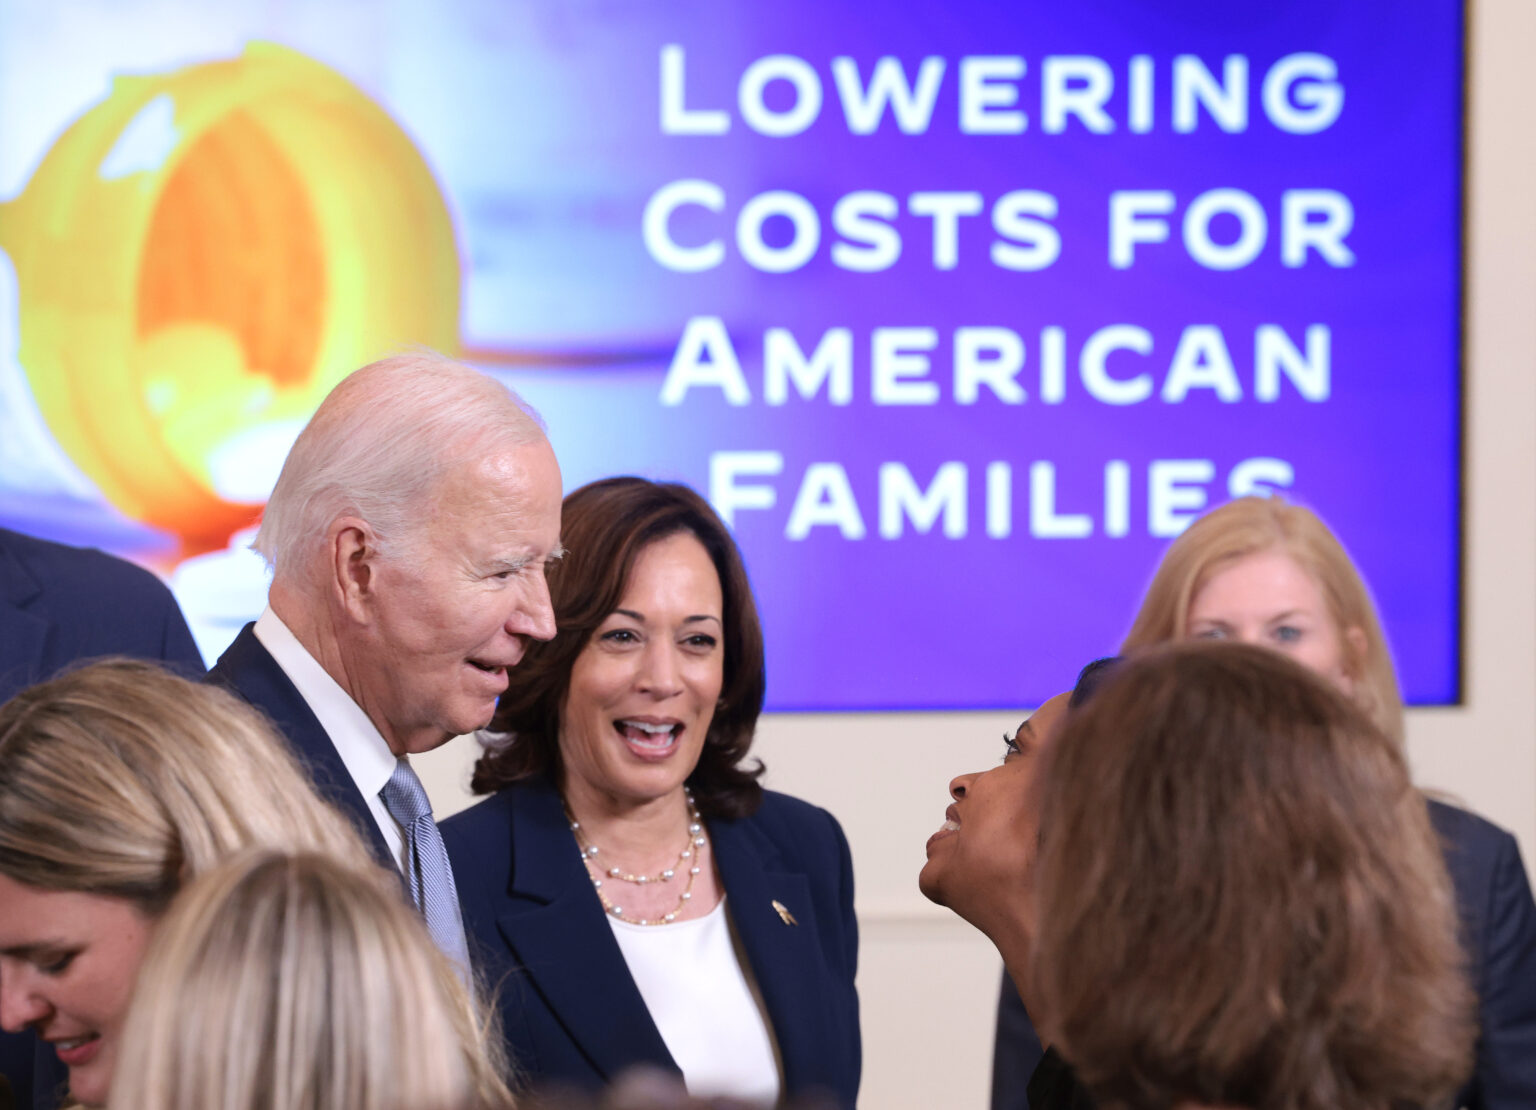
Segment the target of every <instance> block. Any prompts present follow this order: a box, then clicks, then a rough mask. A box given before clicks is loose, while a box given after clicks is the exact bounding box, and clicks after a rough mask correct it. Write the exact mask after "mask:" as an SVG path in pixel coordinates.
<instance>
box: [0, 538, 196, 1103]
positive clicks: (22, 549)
mask: <svg viewBox="0 0 1536 1110" xmlns="http://www.w3.org/2000/svg"><path fill="white" fill-rule="evenodd" d="M102 655H131V656H134V657H135V658H138V659H153V660H159V661H161V662H164V663H167V664H169V665H170V666H171V668H172V669H173V670H176V671H177V672H179V673H181V674H184V675H186V676H187V677H189V678H193V677H196V676H198V675H200V674H202V673H203V657H202V655H200V654H199V653H198V650H197V644H196V643H194V642H193V640H192V633H191V632H189V631H188V630H187V622H186V619H185V618H184V617H183V616H182V615H181V609H180V608H179V607H178V606H177V604H176V599H175V598H174V597H172V596H171V591H170V590H168V589H166V586H165V583H163V582H161V581H160V579H158V578H156V577H155V576H154V575H153V574H151V573H150V572H149V571H147V570H145V569H144V568H142V567H138V566H135V565H134V564H132V563H129V562H126V561H124V560H122V559H119V558H117V557H115V556H112V555H107V554H105V553H103V552H100V551H96V550H93V549H91V548H84V547H68V546H66V545H64V544H61V543H52V542H50V541H48V540H40V539H37V538H35V537H33V536H27V535H23V534H22V533H20V532H12V531H10V530H9V529H6V528H0V702H3V701H6V700H8V699H9V698H10V697H11V696H12V695H14V694H17V693H19V692H20V691H22V690H24V689H26V688H27V687H28V686H31V685H33V684H34V683H38V682H41V681H43V680H44V679H47V678H52V677H53V676H54V675H56V674H58V673H59V672H60V671H62V670H63V669H64V668H66V667H68V666H70V665H71V664H73V663H77V662H79V661H81V660H84V659H94V658H96V657H98V656H102ZM34 1073H35V1074H34ZM0 1075H3V1076H5V1077H6V1078H8V1079H9V1080H10V1083H11V1094H12V1097H13V1098H14V1099H15V1102H16V1105H17V1106H23V1107H31V1106H38V1107H49V1108H50V1110H51V1108H52V1107H54V1106H57V1105H58V1098H57V1097H56V1093H55V1092H56V1090H57V1088H58V1086H59V1084H61V1083H62V1082H63V1080H64V1076H65V1068H64V1065H63V1064H61V1063H59V1060H58V1057H57V1056H56V1055H54V1052H53V1050H52V1049H50V1048H46V1047H44V1046H42V1045H41V1044H37V1043H36V1038H34V1037H33V1036H32V1034H30V1033H16V1034H12V1033H0Z"/></svg>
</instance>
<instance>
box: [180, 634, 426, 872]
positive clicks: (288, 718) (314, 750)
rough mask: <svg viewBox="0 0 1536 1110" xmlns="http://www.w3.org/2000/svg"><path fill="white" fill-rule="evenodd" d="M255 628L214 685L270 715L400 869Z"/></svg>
mask: <svg viewBox="0 0 1536 1110" xmlns="http://www.w3.org/2000/svg"><path fill="white" fill-rule="evenodd" d="M255 628H256V626H255V625H254V624H248V625H246V626H245V627H244V628H243V629H241V630H240V635H239V636H236V637H235V642H234V643H232V644H230V645H229V648H228V650H226V651H225V652H224V654H223V655H221V656H219V661H218V663H217V664H215V665H214V668H213V670H211V671H209V672H208V680H209V681H211V682H216V683H218V684H219V685H221V686H223V687H225V688H226V689H228V690H231V691H233V692H234V693H236V694H238V695H239V696H240V697H242V698H244V699H245V700H246V701H248V702H250V703H251V704H252V705H254V706H255V707H256V708H257V709H259V710H261V711H262V712H263V713H265V714H266V715H267V718H268V719H269V720H270V721H271V722H272V724H274V725H275V726H277V731H278V732H279V733H281V734H282V735H283V736H284V737H285V738H286V739H287V741H288V744H289V747H290V748H291V749H292V751H293V753H294V755H296V756H298V758H299V761H300V762H301V763H303V764H304V768H305V770H307V771H308V772H309V775H310V778H311V779H312V780H313V781H314V784H315V789H316V790H318V791H319V793H320V796H321V797H322V798H324V799H325V800H326V801H328V802H330V803H331V804H333V805H335V806H338V807H339V808H340V809H341V811H342V812H343V813H344V814H346V816H347V817H348V818H349V819H350V820H351V822H352V824H353V825H354V826H356V828H357V831H358V832H359V833H361V834H362V836H363V837H364V839H366V840H367V842H368V844H369V846H370V847H371V848H372V849H373V854H374V855H375V856H377V857H378V859H379V861H380V862H381V863H384V864H386V865H387V866H389V867H390V868H393V869H398V866H399V865H398V863H397V862H396V861H395V859H394V857H393V855H392V854H391V853H390V850H389V845H388V844H386V843H385V841H384V836H383V834H382V833H380V832H379V826H378V823H377V822H376V821H375V820H374V819H373V811H372V810H370V809H369V808H368V802H367V800H366V799H365V798H364V797H363V795H362V792H361V791H360V790H358V788H357V784H356V783H355V782H353V781H352V776H351V774H350V773H348V771H347V765H346V764H345V763H343V762H342V760H341V756H340V755H339V754H337V751H336V747H335V745H334V744H332V743H331V738H330V736H328V735H327V734H326V731H325V729H324V728H323V727H321V725H320V721H319V719H318V718H317V717H316V716H315V714H314V711H313V710H311V709H310V708H309V703H308V702H306V701H305V700H304V698H303V696H302V695H301V694H300V693H299V691H298V690H297V688H295V686H294V685H293V683H292V682H291V681H290V680H289V678H288V676H287V674H285V673H284V672H283V668H282V667H280V666H278V664H277V660H276V659H273V658H272V653H271V652H269V651H267V649H266V648H265V647H263V646H262V643H261V641H260V640H258V639H257V638H256V632H255Z"/></svg>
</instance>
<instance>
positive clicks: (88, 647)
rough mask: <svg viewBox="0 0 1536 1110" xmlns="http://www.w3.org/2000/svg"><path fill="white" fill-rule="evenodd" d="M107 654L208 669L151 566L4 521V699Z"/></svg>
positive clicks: (195, 671)
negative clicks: (25, 532)
mask: <svg viewBox="0 0 1536 1110" xmlns="http://www.w3.org/2000/svg"><path fill="white" fill-rule="evenodd" d="M102 655H131V656H134V657H136V658H139V659H159V660H163V661H164V662H166V663H169V664H171V665H173V666H174V667H176V669H177V670H179V671H181V672H182V673H183V674H187V675H190V676H194V677H195V676H196V675H200V674H202V673H203V658H202V656H201V655H199V654H198V651H197V645H196V644H195V643H193V641H192V633H191V632H189V631H188V630H187V622H186V620H185V618H183V617H182V615H181V610H180V609H179V608H178V607H177V605H176V599H175V598H174V597H172V596H171V591H170V590H168V589H167V588H166V586H165V583H163V582H161V581H160V579H158V578H156V577H155V576H154V575H153V574H151V573H150V572H149V571H147V570H145V569H144V568H143V567H138V566H135V565H134V564H132V563H130V562H126V561H125V560H123V559H119V558H117V557H116V556H113V555H108V554H106V553H104V552H101V551H96V550H94V549H92V548H85V547H68V546H66V545H64V544H61V543H51V542H49V541H48V540H39V539H35V538H33V537H31V536H24V535H22V534H21V533H20V532H12V531H9V530H8V529H4V528H0V701H4V700H5V699H6V698H9V697H10V696H11V695H12V694H14V693H16V692H17V691H19V690H23V689H25V688H26V687H28V686H31V685H32V684H33V683H36V682H41V681H42V680H43V679H45V678H51V677H52V676H53V675H55V674H57V673H58V672H59V671H60V670H62V669H63V668H65V667H67V666H69V665H70V664H71V663H74V662H77V661H79V660H81V659H94V658H96V657H98V656H102Z"/></svg>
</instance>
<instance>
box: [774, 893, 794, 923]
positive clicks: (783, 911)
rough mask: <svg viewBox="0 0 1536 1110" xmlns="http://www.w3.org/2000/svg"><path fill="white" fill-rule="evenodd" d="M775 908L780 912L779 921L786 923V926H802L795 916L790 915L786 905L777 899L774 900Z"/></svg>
mask: <svg viewBox="0 0 1536 1110" xmlns="http://www.w3.org/2000/svg"><path fill="white" fill-rule="evenodd" d="M773 908H774V909H776V910H778V911H779V920H780V921H782V922H784V924H786V925H798V924H800V922H798V921H796V920H795V915H794V914H792V913H790V912H789V910H788V908H786V907H785V905H784V903H783V902H780V901H779V900H778V899H777V898H775V899H774V900H773Z"/></svg>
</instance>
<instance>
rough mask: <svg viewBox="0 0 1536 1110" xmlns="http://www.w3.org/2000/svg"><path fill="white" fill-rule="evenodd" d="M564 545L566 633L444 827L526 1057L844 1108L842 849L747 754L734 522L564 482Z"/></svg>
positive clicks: (554, 1066)
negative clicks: (472, 797) (473, 794)
mask: <svg viewBox="0 0 1536 1110" xmlns="http://www.w3.org/2000/svg"><path fill="white" fill-rule="evenodd" d="M561 542H562V544H563V546H564V547H566V548H567V549H568V552H569V553H568V554H567V555H566V556H565V557H564V558H563V559H561V560H560V561H559V562H557V563H555V564H554V565H553V566H551V567H550V569H549V572H548V579H549V589H550V595H551V597H552V599H553V602H554V609H555V621H556V624H557V626H558V629H559V631H558V633H557V634H556V636H555V638H554V639H553V640H551V641H549V642H548V643H535V644H530V645H529V648H528V653H527V655H526V657H525V658H524V659H523V661H522V663H521V664H520V665H519V666H518V667H517V668H516V669H514V670H511V671H509V672H508V678H509V683H510V685H509V686H508V688H507V691H506V693H505V694H503V695H502V699H501V706H500V710H499V712H498V714H497V718H496V721H495V722H494V725H493V727H495V728H497V729H499V730H500V731H502V732H504V733H506V734H507V736H506V738H505V740H504V741H503V742H502V743H501V744H500V745H499V746H498V747H497V748H496V749H495V750H493V751H492V752H490V753H489V754H487V755H486V756H485V757H484V758H483V759H482V760H481V762H480V764H479V765H478V767H477V768H476V772H475V779H474V785H475V789H476V790H478V791H481V792H489V791H493V790H494V791H496V793H495V794H494V795H493V796H492V797H491V798H489V799H488V800H486V801H484V802H482V803H481V804H479V805H477V806H475V807H473V808H472V809H470V810H468V811H466V812H465V813H462V814H459V815H457V816H455V817H453V818H450V819H449V820H447V821H445V822H444V823H443V839H444V841H445V843H446V844H447V846H448V852H449V855H450V857H451V859H452V861H453V866H454V873H455V876H456V879H457V886H458V890H459V895H460V898H461V901H462V903H463V906H464V914H465V926H466V928H467V930H468V931H469V933H470V935H471V938H472V942H473V943H474V945H475V946H476V947H477V948H478V956H479V960H480V963H481V966H483V967H484V968H485V969H486V970H487V971H488V972H489V973H490V975H491V978H492V981H493V982H499V984H500V987H501V1001H500V1008H501V1013H502V1021H503V1026H504V1028H505V1030H506V1035H507V1037H508V1044H509V1047H510V1049H511V1055H512V1057H513V1061H514V1064H515V1065H517V1066H518V1067H519V1068H520V1069H521V1070H522V1071H523V1072H524V1073H525V1074H526V1075H528V1076H529V1077H530V1079H531V1080H532V1081H533V1082H534V1084H535V1085H536V1086H550V1085H558V1084H564V1085H568V1086H576V1087H581V1088H587V1089H595V1088H598V1087H600V1086H602V1085H604V1084H606V1083H610V1082H612V1081H613V1080H614V1079H615V1078H617V1077H618V1075H619V1074H620V1073H621V1072H623V1071H624V1070H625V1069H627V1068H630V1067H633V1066H635V1065H647V1064H648V1065H653V1066H656V1067H660V1068H663V1069H666V1070H667V1071H670V1072H672V1073H674V1074H678V1073H680V1074H681V1075H682V1077H683V1078H684V1079H685V1080H686V1082H687V1085H688V1088H689V1090H690V1091H691V1092H692V1093H694V1094H705V1095H724V1096H731V1097H735V1098H739V1099H743V1100H747V1101H750V1102H755V1103H762V1104H771V1103H772V1102H774V1101H775V1100H776V1099H778V1098H780V1097H785V1096H791V1097H792V1096H796V1095H801V1094H806V1093H810V1092H812V1091H822V1092H826V1093H829V1094H830V1095H831V1096H832V1097H833V1098H835V1099H836V1100H837V1102H838V1103H839V1104H841V1105H846V1106H852V1105H853V1103H854V1097H855V1094H856V1092H857V1090H858V1080H859V1044H860V1042H859V1026H858V999H857V996H856V994H855V992H854V986H853V978H854V970H855V965H856V961H857V951H858V932H857V926H856V924H855V921H854V916H853V875H852V864H851V861H850V857H849V853H848V845H847V841H846V840H845V839H844V837H843V834H842V830H841V829H840V828H839V826H838V824H837V822H836V820H834V819H833V817H832V816H831V815H830V814H828V813H826V812H825V811H823V810H820V809H816V808H815V807H813V806H810V805H807V804H805V803H804V802H800V801H797V800H795V799H793V798H789V797H786V796H784V795H782V794H776V793H773V792H771V791H765V790H763V789H762V787H761V786H759V785H758V782H757V778H758V776H759V775H760V774H761V773H762V771H761V767H760V765H756V764H749V763H746V762H745V760H746V757H747V753H748V751H749V749H750V747H751V744H752V737H753V732H754V730H755V728H756V724H757V717H758V713H759V712H760V711H761V709H762V703H763V691H764V671H763V646H762V632H761V630H760V627H759V624H758V618H757V608H756V605H755V603H754V602H753V599H752V591H751V587H750V585H749V584H748V581H747V575H746V571H745V569H744V567H743V566H742V562H741V556H740V553H739V552H738V551H737V549H736V545H735V543H734V541H732V539H731V537H730V534H729V533H728V532H727V531H726V529H725V526H724V525H723V524H722V523H721V522H720V519H719V518H718V517H717V516H716V515H715V513H714V511H713V510H712V509H710V507H709V505H708V503H707V502H705V501H704V499H703V498H701V497H700V496H699V495H698V494H696V493H694V492H693V491H692V490H690V489H688V488H687V487H685V486H680V485H669V484H659V483H655V482H649V481H646V480H644V479H641V478H612V479H608V480H605V481H601V482H594V483H592V484H591V485H588V486H584V487H582V488H581V489H579V490H576V491H575V492H574V493H571V494H570V495H568V496H567V497H566V499H565V503H564V505H563V507H562V520H561Z"/></svg>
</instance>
